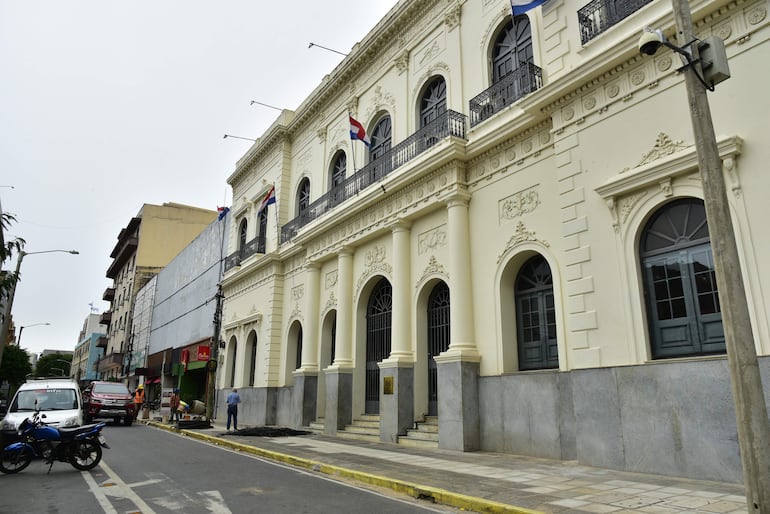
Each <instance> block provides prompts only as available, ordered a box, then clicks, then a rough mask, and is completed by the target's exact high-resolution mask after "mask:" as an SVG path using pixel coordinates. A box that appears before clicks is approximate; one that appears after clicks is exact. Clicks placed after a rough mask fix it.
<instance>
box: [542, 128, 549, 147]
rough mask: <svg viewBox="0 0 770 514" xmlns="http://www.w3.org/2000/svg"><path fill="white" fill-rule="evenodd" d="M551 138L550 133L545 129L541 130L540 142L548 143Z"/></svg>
mask: <svg viewBox="0 0 770 514" xmlns="http://www.w3.org/2000/svg"><path fill="white" fill-rule="evenodd" d="M550 140H551V134H550V133H549V132H547V131H543V132H541V133H540V144H541V145H545V144H548V141H550Z"/></svg>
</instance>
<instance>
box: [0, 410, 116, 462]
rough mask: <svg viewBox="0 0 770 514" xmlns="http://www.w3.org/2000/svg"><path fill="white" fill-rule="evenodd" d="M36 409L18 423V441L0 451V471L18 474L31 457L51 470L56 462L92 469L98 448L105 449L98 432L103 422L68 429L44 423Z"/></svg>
mask: <svg viewBox="0 0 770 514" xmlns="http://www.w3.org/2000/svg"><path fill="white" fill-rule="evenodd" d="M44 419H45V414H42V415H41V414H40V411H35V413H34V414H33V415H32V416H31V417H29V418H27V419H25V420H24V421H22V422H21V424H20V425H19V429H18V435H19V438H20V440H19V441H18V442H15V443H11V444H9V445H8V446H6V447H5V449H4V450H3V451H2V453H0V471H2V472H3V473H6V474H9V473H18V472H19V471H21V470H23V469H24V468H26V467H27V466H29V463H30V462H32V459H34V458H42V459H44V460H45V462H46V464H48V472H49V473H50V472H51V468H52V467H53V463H54V462H56V461H59V462H66V463H69V464H71V465H72V466H73V467H74V468H75V469H79V470H81V471H87V470H89V469H93V468H95V467H96V466H97V464H99V462H101V460H102V447H104V448H109V445H107V441H106V440H105V439H104V435H102V428H104V426H105V423H95V424H92V425H83V426H81V427H72V428H56V427H52V426H49V425H46V424H45V421H44Z"/></svg>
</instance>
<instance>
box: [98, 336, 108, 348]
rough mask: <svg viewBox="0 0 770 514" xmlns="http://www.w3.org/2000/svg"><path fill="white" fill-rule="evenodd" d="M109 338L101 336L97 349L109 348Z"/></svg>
mask: <svg viewBox="0 0 770 514" xmlns="http://www.w3.org/2000/svg"><path fill="white" fill-rule="evenodd" d="M107 341H108V339H107V337H106V336H101V337H99V339H97V340H96V347H97V348H107Z"/></svg>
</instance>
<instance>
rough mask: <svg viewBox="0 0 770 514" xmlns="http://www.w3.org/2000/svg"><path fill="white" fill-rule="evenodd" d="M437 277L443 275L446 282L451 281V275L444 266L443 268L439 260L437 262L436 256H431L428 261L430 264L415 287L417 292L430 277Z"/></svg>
mask: <svg viewBox="0 0 770 514" xmlns="http://www.w3.org/2000/svg"><path fill="white" fill-rule="evenodd" d="M436 275H441V276H442V277H443V278H444V279H445V280H446V281H448V280H449V274H448V273H447V272H446V270H445V269H444V266H442V265H441V264H440V263H439V262H438V260H436V256H435V255H431V256H430V259H429V260H428V264H427V265H426V266H425V269H424V270H423V272H422V276H421V277H420V280H418V281H417V283H416V284H415V286H414V288H415V290H419V289H420V287H422V284H424V283H425V281H426V280H427V279H428V278H429V277H432V276H436Z"/></svg>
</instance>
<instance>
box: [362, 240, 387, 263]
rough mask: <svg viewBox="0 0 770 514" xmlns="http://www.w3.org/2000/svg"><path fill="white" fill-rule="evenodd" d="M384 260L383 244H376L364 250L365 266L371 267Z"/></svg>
mask: <svg viewBox="0 0 770 514" xmlns="http://www.w3.org/2000/svg"><path fill="white" fill-rule="evenodd" d="M384 260H385V246H384V245H377V246H375V247H374V248H372V249H371V250H368V251H367V252H366V257H365V260H364V262H365V263H366V266H367V267H371V266H374V265H376V264H379V263H381V262H383V261H384Z"/></svg>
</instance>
